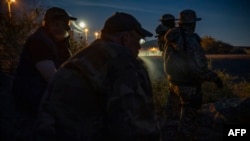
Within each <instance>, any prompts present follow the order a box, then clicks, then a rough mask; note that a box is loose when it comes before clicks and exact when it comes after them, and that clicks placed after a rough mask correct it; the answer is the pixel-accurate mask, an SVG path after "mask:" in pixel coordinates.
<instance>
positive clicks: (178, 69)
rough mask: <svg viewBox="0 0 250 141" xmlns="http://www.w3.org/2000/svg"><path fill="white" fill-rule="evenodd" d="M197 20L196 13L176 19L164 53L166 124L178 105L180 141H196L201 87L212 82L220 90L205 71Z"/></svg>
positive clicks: (216, 79) (213, 75)
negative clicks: (179, 107)
mask: <svg viewBox="0 0 250 141" xmlns="http://www.w3.org/2000/svg"><path fill="white" fill-rule="evenodd" d="M200 20H201V18H197V17H196V13H195V11H193V10H191V9H186V10H183V11H181V12H180V15H179V21H178V24H179V27H177V28H173V29H171V30H170V31H169V32H168V33H167V34H166V40H167V43H168V44H167V46H166V50H165V53H164V54H165V56H164V70H165V73H166V76H167V79H168V81H169V94H168V98H167V99H168V101H167V106H166V117H167V118H166V121H169V120H171V119H176V117H174V113H175V112H176V107H177V106H179V103H180V106H181V110H180V111H178V112H180V118H179V120H180V121H179V127H178V131H179V133H180V134H179V136H178V137H179V140H183V141H184V140H185V141H187V140H192V141H193V140H195V137H194V133H195V130H196V125H197V124H196V118H197V111H198V110H199V108H200V107H201V104H202V93H201V85H202V83H203V82H205V81H211V82H214V83H215V84H217V86H218V88H221V87H223V83H222V80H221V79H220V78H219V77H218V75H217V74H216V73H215V72H213V71H212V70H210V69H208V64H207V58H206V56H205V54H204V50H203V48H202V47H201V44H200V42H201V39H200V37H199V35H198V34H196V33H195V27H196V22H197V21H200ZM176 99H177V100H176Z"/></svg>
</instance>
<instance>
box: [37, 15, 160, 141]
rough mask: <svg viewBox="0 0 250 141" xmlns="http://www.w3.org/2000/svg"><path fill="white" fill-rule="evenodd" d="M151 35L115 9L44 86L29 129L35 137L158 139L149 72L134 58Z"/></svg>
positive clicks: (84, 140)
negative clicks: (95, 34) (96, 36)
mask: <svg viewBox="0 0 250 141" xmlns="http://www.w3.org/2000/svg"><path fill="white" fill-rule="evenodd" d="M148 36H152V34H151V33H150V32H148V31H147V30H145V29H143V28H142V27H141V24H140V23H139V22H138V21H137V20H136V19H135V18H134V17H133V16H132V15H130V14H127V13H120V12H117V13H115V14H114V15H113V16H111V17H110V18H108V19H107V20H106V22H105V25H104V27H103V29H102V34H101V39H97V40H95V41H94V42H93V43H92V44H90V45H89V46H88V47H87V48H84V49H83V50H81V51H80V52H78V53H77V54H75V55H74V56H73V57H72V58H71V59H69V60H68V61H67V62H66V63H64V64H63V65H62V67H61V68H60V69H59V70H58V72H57V73H56V75H55V77H54V78H53V79H52V81H51V83H50V84H49V87H48V91H47V93H46V96H45V97H44V99H43V101H42V103H41V111H40V114H39V115H40V116H39V118H38V120H37V122H36V126H35V129H34V139H35V140H36V141H44V140H46V141H55V140H60V141H69V140H70V141H103V140H108V141H159V137H160V136H159V135H160V129H159V126H158V122H157V116H156V113H155V110H154V103H153V97H152V88H151V83H150V80H149V76H148V73H147V71H146V70H145V68H144V66H143V65H142V64H141V61H139V60H138V58H137V56H138V52H139V49H140V48H141V47H140V43H139V41H140V39H141V38H144V37H148Z"/></svg>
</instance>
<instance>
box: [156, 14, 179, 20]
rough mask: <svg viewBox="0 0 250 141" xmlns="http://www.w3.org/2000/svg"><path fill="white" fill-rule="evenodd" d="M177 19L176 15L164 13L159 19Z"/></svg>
mask: <svg viewBox="0 0 250 141" xmlns="http://www.w3.org/2000/svg"><path fill="white" fill-rule="evenodd" d="M175 20H177V19H175V17H174V15H171V14H164V15H162V16H161V19H159V21H175Z"/></svg>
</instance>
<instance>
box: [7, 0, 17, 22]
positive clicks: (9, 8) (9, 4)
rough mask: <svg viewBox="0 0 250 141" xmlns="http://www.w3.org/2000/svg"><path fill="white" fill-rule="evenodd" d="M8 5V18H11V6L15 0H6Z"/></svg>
mask: <svg viewBox="0 0 250 141" xmlns="http://www.w3.org/2000/svg"><path fill="white" fill-rule="evenodd" d="M6 2H7V3H8V13H9V18H11V4H12V3H14V2H16V1H15V0H6Z"/></svg>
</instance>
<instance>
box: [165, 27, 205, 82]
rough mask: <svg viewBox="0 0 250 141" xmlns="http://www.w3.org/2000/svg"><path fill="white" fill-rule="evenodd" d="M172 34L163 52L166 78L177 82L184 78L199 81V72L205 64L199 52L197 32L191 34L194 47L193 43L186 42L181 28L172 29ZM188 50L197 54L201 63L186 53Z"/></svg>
mask: <svg viewBox="0 0 250 141" xmlns="http://www.w3.org/2000/svg"><path fill="white" fill-rule="evenodd" d="M172 35H173V37H172V38H173V39H171V37H170V40H169V41H168V42H167V43H166V45H165V48H166V49H165V50H164V53H163V55H164V56H163V59H164V72H165V74H167V75H168V78H170V79H172V80H177V81H178V82H184V81H186V80H192V81H193V82H197V81H198V82H199V81H200V80H199V76H200V73H201V72H202V69H203V67H204V66H206V62H205V61H206V60H203V59H204V57H203V52H201V51H202V49H201V47H200V40H199V39H200V38H199V36H198V35H197V34H193V35H192V39H193V41H194V42H195V44H194V45H195V47H192V46H193V45H190V42H187V39H186V35H185V33H184V32H183V31H182V30H181V29H178V28H176V29H174V30H173V31H172ZM167 36H168V35H167ZM167 38H169V37H167ZM176 42H179V43H176ZM182 43H183V44H182ZM190 50H191V51H193V52H194V54H195V55H198V56H199V58H198V59H201V61H200V62H201V63H197V62H198V61H197V60H196V58H194V56H191V55H190V53H188V52H190Z"/></svg>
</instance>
